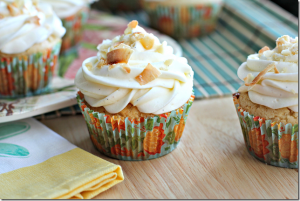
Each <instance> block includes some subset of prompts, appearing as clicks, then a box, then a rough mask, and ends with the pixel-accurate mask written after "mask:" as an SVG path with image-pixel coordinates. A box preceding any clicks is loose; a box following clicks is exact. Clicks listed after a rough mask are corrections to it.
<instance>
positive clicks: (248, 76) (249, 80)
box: [244, 73, 254, 83]
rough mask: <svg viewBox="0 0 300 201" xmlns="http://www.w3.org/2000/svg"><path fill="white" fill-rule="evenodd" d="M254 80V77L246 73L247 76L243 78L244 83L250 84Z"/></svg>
mask: <svg viewBox="0 0 300 201" xmlns="http://www.w3.org/2000/svg"><path fill="white" fill-rule="evenodd" d="M253 80H254V76H253V74H252V73H248V75H247V76H246V77H245V78H244V81H245V83H250V82H252V81H253Z"/></svg>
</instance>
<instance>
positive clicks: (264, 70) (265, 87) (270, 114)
mask: <svg viewBox="0 0 300 201" xmlns="http://www.w3.org/2000/svg"><path fill="white" fill-rule="evenodd" d="M238 77H239V78H240V79H241V80H243V81H244V82H245V84H244V85H243V86H241V87H240V88H239V89H238V93H236V94H234V95H233V99H234V103H235V106H236V110H237V113H238V116H239V120H240V123H241V127H242V131H243V135H244V139H245V144H246V147H247V150H248V151H249V153H250V154H251V155H252V156H254V157H255V158H257V159H258V160H260V161H263V162H265V163H267V164H270V165H274V166H279V167H287V168H298V38H295V39H293V38H291V37H289V36H287V35H284V36H282V37H280V38H278V39H277V40H276V47H275V48H274V49H273V50H270V48H269V47H263V48H262V49H261V50H259V52H258V54H252V55H249V56H248V59H247V62H244V63H243V64H242V65H241V66H240V67H239V69H238Z"/></svg>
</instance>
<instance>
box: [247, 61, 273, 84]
mask: <svg viewBox="0 0 300 201" xmlns="http://www.w3.org/2000/svg"><path fill="white" fill-rule="evenodd" d="M275 67H276V66H275V63H270V64H269V65H268V66H267V67H266V68H265V69H264V70H263V71H261V72H260V73H259V74H258V75H257V76H256V77H255V78H254V80H253V81H252V82H251V83H245V86H254V85H255V84H257V83H258V82H259V81H260V80H261V78H262V77H263V76H264V75H265V74H266V73H267V72H269V71H270V70H272V69H273V68H275Z"/></svg>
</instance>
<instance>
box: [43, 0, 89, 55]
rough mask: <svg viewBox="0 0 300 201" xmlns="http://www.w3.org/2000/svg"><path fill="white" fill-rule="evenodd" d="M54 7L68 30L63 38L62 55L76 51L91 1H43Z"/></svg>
mask: <svg viewBox="0 0 300 201" xmlns="http://www.w3.org/2000/svg"><path fill="white" fill-rule="evenodd" d="M41 1H42V2H46V3H48V4H50V5H51V6H52V7H53V10H54V11H55V13H56V14H57V16H58V17H59V18H60V19H61V20H62V23H63V26H64V27H65V28H66V30H67V31H66V34H65V35H64V37H63V40H62V45H61V53H67V52H68V51H69V50H76V46H77V45H78V43H79V42H80V41H81V39H82V31H83V29H82V25H83V24H85V22H86V21H87V18H88V9H89V5H88V4H89V3H90V2H92V1H89V0H72V1H70V0H41Z"/></svg>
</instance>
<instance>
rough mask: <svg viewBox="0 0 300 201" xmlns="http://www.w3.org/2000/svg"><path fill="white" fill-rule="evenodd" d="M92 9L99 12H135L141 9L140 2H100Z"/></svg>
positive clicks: (134, 0)
mask: <svg viewBox="0 0 300 201" xmlns="http://www.w3.org/2000/svg"><path fill="white" fill-rule="evenodd" d="M93 7H95V8H96V9H99V10H107V9H108V10H110V11H136V10H139V9H141V0H126V1H125V0H100V1H97V2H95V3H94V4H93Z"/></svg>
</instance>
